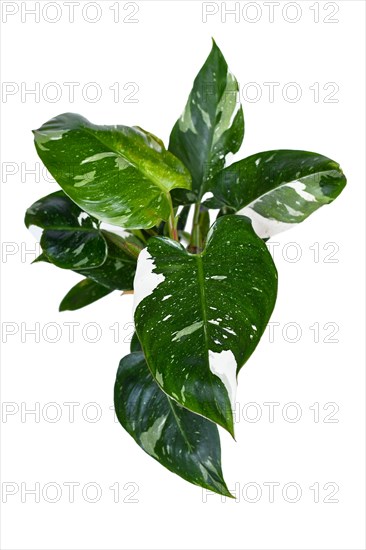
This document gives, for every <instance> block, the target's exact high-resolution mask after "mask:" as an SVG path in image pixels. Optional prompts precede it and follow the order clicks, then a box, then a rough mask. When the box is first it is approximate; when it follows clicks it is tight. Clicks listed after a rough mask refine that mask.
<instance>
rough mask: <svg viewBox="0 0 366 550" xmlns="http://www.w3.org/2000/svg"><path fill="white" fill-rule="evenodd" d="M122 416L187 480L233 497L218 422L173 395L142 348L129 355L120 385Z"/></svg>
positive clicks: (117, 399)
mask: <svg viewBox="0 0 366 550" xmlns="http://www.w3.org/2000/svg"><path fill="white" fill-rule="evenodd" d="M114 407H115V411H116V415H117V418H118V420H119V421H120V423H121V424H122V426H123V427H124V428H125V430H126V431H127V432H128V433H129V434H130V435H131V436H132V437H133V438H134V440H135V441H136V442H137V443H138V445H140V447H141V448H142V449H143V450H144V451H145V452H146V453H147V454H149V455H150V456H152V457H153V458H154V459H155V460H157V461H158V462H160V464H162V465H163V466H165V467H166V468H167V469H168V470H170V471H171V472H173V473H175V474H178V475H179V476H180V477H182V478H183V479H186V480H187V481H189V482H191V483H193V484H195V485H198V486H200V487H205V488H206V489H209V490H211V491H215V492H216V493H219V494H221V495H225V496H229V497H231V496H232V495H231V494H230V493H229V490H228V488H227V486H226V484H225V481H224V479H223V475H222V470H221V458H220V454H221V449H220V439H219V434H218V430H217V427H216V426H215V425H214V424H213V423H212V422H210V421H209V420H206V419H205V418H202V417H201V416H198V415H196V414H194V413H192V412H190V411H188V410H187V409H185V408H184V407H181V406H180V405H179V404H178V403H176V402H175V401H173V400H172V399H170V398H169V397H168V396H167V395H166V394H165V393H164V392H163V391H162V390H161V389H160V388H159V386H158V385H157V384H156V382H155V380H154V378H153V377H152V375H151V373H150V371H149V369H148V367H147V365H146V361H145V359H144V355H143V353H141V352H137V353H131V354H130V355H127V356H126V357H124V358H123V359H122V360H121V362H120V365H119V369H118V372H117V379H116V384H115V390H114Z"/></svg>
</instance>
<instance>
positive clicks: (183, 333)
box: [172, 321, 203, 342]
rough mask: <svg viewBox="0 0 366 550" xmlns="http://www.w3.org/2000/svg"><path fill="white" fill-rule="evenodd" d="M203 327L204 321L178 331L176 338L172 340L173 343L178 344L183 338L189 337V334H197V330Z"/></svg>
mask: <svg viewBox="0 0 366 550" xmlns="http://www.w3.org/2000/svg"><path fill="white" fill-rule="evenodd" d="M202 326H203V321H198V322H197V323H192V325H189V326H188V327H185V328H183V329H182V330H180V331H178V332H177V333H176V335H175V336H174V338H173V339H172V342H176V341H177V340H180V339H181V338H183V336H188V335H189V334H192V333H193V332H196V330H198V329H200V328H201V327H202Z"/></svg>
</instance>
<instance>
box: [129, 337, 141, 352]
mask: <svg viewBox="0 0 366 550" xmlns="http://www.w3.org/2000/svg"><path fill="white" fill-rule="evenodd" d="M134 351H142V347H141V344H140V340H139V339H138V336H137V334H136V332H134V333H133V335H132V339H131V343H130V352H131V353H132V352H134Z"/></svg>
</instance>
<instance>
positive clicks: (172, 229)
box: [167, 193, 179, 241]
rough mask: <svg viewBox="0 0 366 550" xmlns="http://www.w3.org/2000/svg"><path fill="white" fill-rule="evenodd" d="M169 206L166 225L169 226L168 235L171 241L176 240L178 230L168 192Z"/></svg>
mask: <svg viewBox="0 0 366 550" xmlns="http://www.w3.org/2000/svg"><path fill="white" fill-rule="evenodd" d="M167 198H168V202H169V207H170V216H169V220H168V227H169V236H170V238H171V239H173V241H178V240H179V239H178V231H177V225H176V220H175V214H174V208H173V202H172V197H171V196H170V193H168V195H167Z"/></svg>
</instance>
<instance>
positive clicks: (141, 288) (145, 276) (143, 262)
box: [133, 248, 165, 314]
mask: <svg viewBox="0 0 366 550" xmlns="http://www.w3.org/2000/svg"><path fill="white" fill-rule="evenodd" d="M154 267H155V264H154V260H153V258H152V256H151V254H150V253H149V251H148V250H147V248H144V249H143V250H142V251H141V252H140V254H139V257H138V260H137V268H136V274H135V279H134V282H133V288H134V291H135V293H134V303H133V313H134V314H135V311H136V309H137V307H138V305H139V304H140V302H142V300H143V299H144V298H147V296H150V294H152V293H153V292H154V290H155V289H156V287H157V286H158V285H160V283H162V282H163V281H165V277H164V275H163V274H162V273H154V271H153V270H154Z"/></svg>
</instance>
